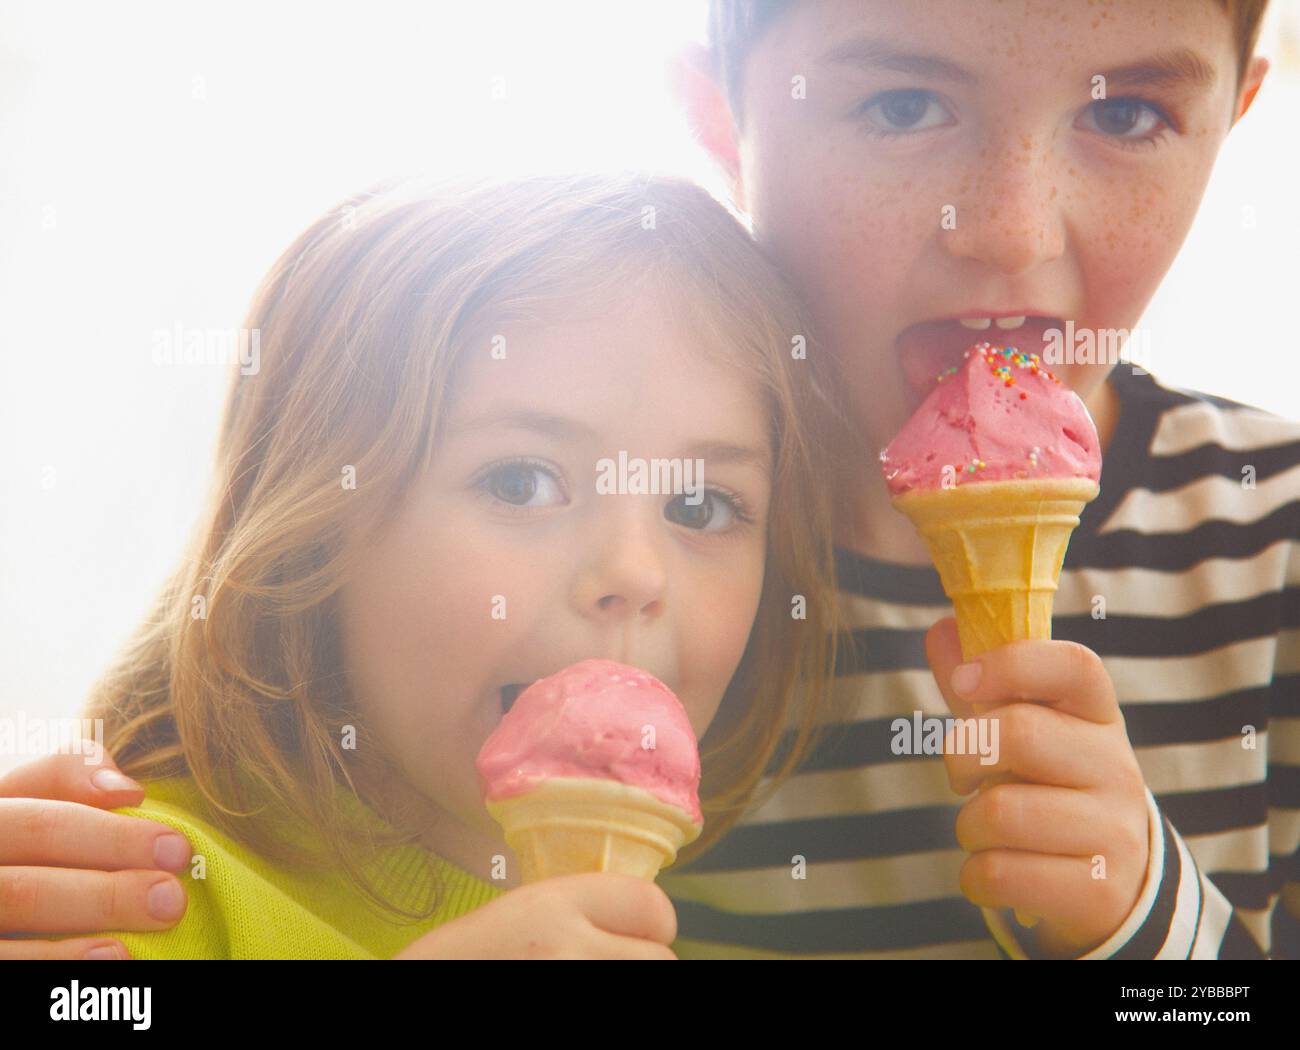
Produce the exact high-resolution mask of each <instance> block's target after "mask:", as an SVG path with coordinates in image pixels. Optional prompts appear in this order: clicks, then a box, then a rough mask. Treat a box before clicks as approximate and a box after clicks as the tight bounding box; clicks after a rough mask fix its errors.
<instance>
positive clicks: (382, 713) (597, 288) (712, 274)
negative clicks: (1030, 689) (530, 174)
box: [86, 176, 844, 958]
mask: <svg viewBox="0 0 1300 1050" xmlns="http://www.w3.org/2000/svg"><path fill="white" fill-rule="evenodd" d="M246 327H247V328H248V329H249V330H250V331H251V332H255V333H258V335H259V338H260V343H259V345H260V358H259V359H255V360H254V362H253V363H252V365H251V366H250V367H246V368H244V369H243V370H242V371H241V372H240V374H237V375H236V376H235V378H234V383H233V386H232V388H231V392H230V397H229V402H228V405H227V410H226V413H225V417H224V421H223V425H222V428H221V437H220V445H219V450H218V456H217V470H216V476H215V484H214V486H213V488H212V491H211V498H210V502H209V505H208V507H207V510H206V512H205V514H204V515H203V518H202V520H201V523H200V527H199V529H198V531H197V533H196V537H195V540H194V544H193V547H192V549H191V551H190V553H189V554H188V556H187V557H186V558H185V559H184V561H183V563H182V565H181V566H180V568H179V569H178V570H177V571H176V573H175V574H174V576H173V577H172V578H171V579H170V581H169V582H168V584H167V585H166V587H165V588H164V590H163V593H162V595H161V598H160V600H159V602H158V605H157V608H156V610H155V612H154V614H153V615H152V616H151V617H149V619H148V620H147V622H146V623H145V624H144V625H143V626H142V627H141V628H140V629H139V630H138V631H137V633H136V635H135V636H134V638H133V639H132V640H131V642H130V643H129V644H128V646H127V647H126V648H125V651H124V652H123V654H122V655H121V657H120V659H119V660H118V661H117V662H116V664H115V666H113V668H112V669H111V671H110V672H109V673H108V674H106V675H105V676H104V677H103V679H102V680H101V681H100V682H99V683H98V685H97V686H96V688H95V690H94V692H93V695H92V698H91V702H90V703H89V706H88V710H87V712H86V715H87V716H88V717H93V718H103V719H104V720H105V737H106V744H107V748H108V750H109V751H110V752H111V753H112V754H113V756H114V757H115V759H116V761H117V763H118V766H119V768H120V769H121V770H122V771H123V772H124V773H126V774H128V775H130V776H134V777H135V778H137V779H140V780H143V781H147V782H148V784H147V789H148V797H147V800H146V802H145V804H144V805H143V806H141V807H137V808H132V809H127V810H123V812H133V813H136V814H139V815H144V816H149V817H151V818H153V819H156V820H160V821H163V822H164V823H169V824H172V825H173V826H174V827H177V828H178V829H180V830H182V831H183V832H184V833H185V834H186V836H187V837H188V838H189V841H190V843H191V846H192V848H193V851H194V857H193V860H192V864H191V869H190V872H189V873H188V874H189V876H190V877H186V875H185V874H182V876H181V880H182V882H183V883H184V885H185V890H186V894H187V896H188V900H189V910H188V912H187V914H186V915H185V917H184V918H183V919H182V920H181V921H180V923H179V924H178V925H176V926H175V927H174V928H172V929H168V930H162V931H159V932H156V933H126V932H117V933H114V934H112V936H115V937H117V938H119V939H120V940H121V941H123V942H124V943H125V944H126V945H127V947H128V948H129V950H130V951H131V954H132V955H133V956H135V957H143V958H148V957H170V958H178V957H183V958H193V957H205V958H206V957H273V956H281V957H304V956H306V957H328V958H343V957H392V956H393V955H394V954H396V953H397V952H398V951H399V950H401V949H403V948H404V947H405V948H406V950H405V952H403V954H404V955H406V956H413V955H442V956H448V955H459V954H465V955H484V954H500V955H507V956H511V955H520V954H524V953H525V951H526V949H525V947H524V946H525V945H527V944H529V943H533V944H536V945H540V947H539V948H537V949H535V950H536V951H537V952H538V953H540V954H555V955H591V956H603V957H620V956H622V957H627V956H635V957H646V956H650V957H657V956H671V954H672V953H671V951H670V950H669V949H668V948H667V947H666V946H667V945H668V944H669V943H670V942H671V941H672V939H673V937H674V935H675V933H674V931H675V920H674V918H673V913H672V908H671V905H670V904H669V903H668V900H667V897H666V896H665V895H663V893H662V891H660V890H659V889H658V888H657V887H655V886H654V885H653V884H650V883H645V884H642V883H640V882H639V881H638V880H633V879H627V878H623V877H620V876H610V875H587V876H578V877H575V878H571V879H557V880H551V884H547V883H542V884H537V885H534V886H527V887H518V886H517V880H516V877H515V873H514V871H513V865H512V864H511V863H509V862H508V858H509V850H508V848H507V847H506V846H505V843H504V840H503V839H502V837H501V835H500V831H499V829H498V828H497V826H496V825H495V823H494V822H493V821H492V820H491V818H490V817H489V816H488V814H487V812H486V810H485V808H484V806H483V803H482V801H481V798H480V795H479V786H478V782H477V777H476V772H475V768H474V758H475V756H476V754H477V752H478V749H479V747H480V745H481V744H482V742H483V741H484V739H485V738H486V737H487V735H488V734H489V733H490V732H491V731H492V729H493V727H494V726H495V725H496V723H497V721H498V720H499V719H500V718H501V716H502V713H503V710H504V708H505V706H506V705H507V704H508V703H509V702H510V701H511V699H512V698H513V695H514V693H515V691H516V688H517V686H518V685H521V684H527V683H529V682H531V681H533V680H534V679H536V678H539V677H542V676H544V675H548V674H551V673H552V672H554V671H556V670H559V669H560V668H561V667H564V666H566V665H567V664H570V663H572V662H574V661H576V660H579V659H583V658H585V657H590V656H602V657H607V658H611V659H616V660H620V661H622V662H625V663H630V664H635V665H637V666H640V667H643V668H645V669H646V670H648V671H650V672H651V673H653V674H655V675H657V676H658V677H660V678H661V679H663V681H664V682H665V683H666V684H667V685H668V686H669V687H670V688H672V689H673V690H674V692H676V694H677V695H678V697H679V698H680V699H681V701H682V703H683V705H684V707H685V708H686V711H687V713H688V714H689V716H690V718H691V721H692V725H693V726H694V728H695V730H696V732H697V734H698V735H699V736H700V737H701V760H702V767H703V780H702V784H701V802H702V807H703V810H704V814H705V828H704V833H703V835H702V836H701V838H700V839H699V840H697V841H696V842H695V843H694V844H693V845H692V846H691V847H689V848H688V849H686V850H684V851H683V853H682V859H683V860H689V859H691V858H693V857H695V856H698V855H699V854H700V853H702V852H703V851H704V850H706V849H708V847H709V846H710V845H712V844H713V843H714V842H715V841H716V840H717V839H718V837H719V836H720V835H721V833H722V832H723V831H724V830H725V829H726V828H727V827H728V826H730V825H731V824H732V823H733V822H734V821H735V819H736V818H737V817H738V815H739V814H740V812H741V811H742V810H743V809H744V808H745V806H746V805H747V804H749V803H750V802H751V801H753V800H754V799H755V796H756V794H757V793H758V789H759V787H760V780H762V779H763V778H764V777H765V774H767V773H768V772H769V770H768V767H769V764H771V765H773V766H774V767H776V768H775V776H774V777H773V778H772V779H771V781H770V783H769V784H768V785H767V787H768V789H769V790H770V789H771V788H772V787H775V784H776V783H778V782H779V781H780V779H781V778H783V777H784V776H785V775H787V774H788V773H789V772H790V771H791V770H792V769H793V768H794V766H795V765H796V764H797V763H798V761H799V760H800V759H801V758H802V756H803V755H804V754H805V753H806V751H807V750H808V748H809V747H811V746H812V744H813V741H814V740H815V738H816V736H817V727H818V726H819V724H820V723H821V722H823V721H824V720H825V717H826V713H827V708H828V705H829V701H830V686H829V679H828V675H829V672H830V670H831V668H832V667H833V664H834V658H835V652H834V650H835V643H834V617H835V611H834V592H833V557H832V544H831V508H830V506H829V503H828V501H829V496H828V495H827V494H825V493H824V492H822V491H819V486H818V485H816V484H814V480H815V478H816V477H817V472H818V469H819V464H818V459H817V453H818V452H819V450H821V449H825V448H831V447H835V442H836V441H838V440H844V437H843V435H842V432H841V431H840V430H838V429H837V428H840V427H841V426H842V425H843V424H842V418H841V417H840V416H839V414H838V413H837V412H836V411H835V410H834V409H833V407H832V404H831V402H830V401H829V400H828V399H827V397H826V396H825V393H824V390H825V388H826V386H827V385H828V384H822V385H819V384H818V383H816V381H815V379H814V377H813V376H812V375H811V374H810V370H811V369H812V368H813V362H812V361H809V360H808V359H807V358H806V357H805V355H804V354H802V353H800V352H799V350H800V348H801V347H802V346H803V345H805V343H804V340H805V339H806V337H807V334H808V329H807V326H806V324H805V322H804V320H803V318H802V316H801V314H800V312H799V310H798V308H797V307H796V305H795V303H794V301H793V300H792V298H791V295H790V293H789V292H788V291H787V289H786V288H785V287H784V285H783V284H782V283H781V281H780V280H779V279H778V278H777V277H776V276H775V274H774V271H772V270H771V269H770V268H769V267H768V265H767V264H766V263H765V262H764V260H763V259H762V257H761V256H760V254H759V252H758V251H757V250H756V248H755V247H754V246H753V244H752V242H751V241H750V239H749V237H748V235H747V234H746V232H745V231H744V229H743V228H742V227H741V226H740V225H739V224H738V223H737V222H736V221H735V219H733V218H732V216H731V215H730V214H728V213H727V212H726V210H725V209H724V208H723V207H722V206H721V205H719V204H717V203H716V202H715V201H714V200H713V199H712V198H711V197H709V196H708V195H707V194H706V193H705V192H704V191H703V190H701V189H699V188H697V187H694V186H691V185H690V184H688V183H684V182H679V181H675V180H668V179H658V178H650V179H644V178H642V179H638V178H622V177H596V176H587V177H539V178H529V179H523V180H516V181H509V182H499V181H492V180H479V181H472V182H460V183H456V184H432V185H430V184H422V183H409V182H408V183H390V184H386V185H383V186H380V187H377V188H375V189H374V190H372V191H369V192H366V193H362V194H360V195H357V196H356V197H354V198H352V199H350V200H348V201H346V202H345V203H344V204H343V205H342V207H340V208H339V209H336V210H333V211H331V212H330V213H328V214H327V215H325V216H324V217H322V218H321V219H320V220H319V221H317V222H316V223H315V224H314V225H313V226H312V227H311V228H310V229H309V230H308V231H307V232H306V233H304V234H303V235H302V236H301V237H300V238H299V239H298V241H297V242H296V243H295V244H294V245H293V246H292V247H290V249H289V250H288V251H287V252H286V253H285V254H284V255H283V257H282V258H281V259H280V260H279V261H278V262H277V263H276V265H275V266H274V268H273V269H272V271H271V273H270V274H269V276H268V277H267V278H266V280H265V281H264V282H263V284H262V286H261V288H260V289H259V291H258V293H257V295H256V298H255V301H254V304H253V307H252V311H251V315H250V317H249V318H248V320H247V322H246ZM245 373H247V374H245ZM620 453H625V454H626V455H627V456H628V457H644V458H646V459H649V458H652V457H682V458H683V459H688V458H689V459H691V460H698V461H700V462H702V466H703V487H704V494H703V498H702V499H697V498H691V499H688V498H687V497H686V496H685V495H684V494H676V495H673V494H670V495H645V494H639V493H638V494H628V495H622V496H619V495H602V494H599V493H598V492H597V490H596V486H595V484H594V480H595V473H596V471H595V465H596V464H597V462H598V461H599V460H602V459H610V460H615V461H617V460H618V459H619V456H620ZM787 729H790V730H793V733H792V739H790V740H786V739H785V735H786V730H787ZM783 744H784V745H787V746H784V747H782V746H781V745H783ZM778 751H781V752H782V753H781V754H780V755H779V760H778ZM503 859H505V860H507V862H506V863H505V864H504V865H503V864H502V860H503ZM543 902H544V903H543ZM363 904H364V905H365V906H364V907H362V906H361V905H363ZM422 934H428V936H427V937H421V935H422ZM417 938H418V939H417Z"/></svg>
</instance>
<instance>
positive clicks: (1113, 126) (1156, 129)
mask: <svg viewBox="0 0 1300 1050" xmlns="http://www.w3.org/2000/svg"><path fill="white" fill-rule="evenodd" d="M1080 120H1082V121H1083V127H1084V128H1085V129H1086V130H1088V131H1094V132H1096V133H1097V134H1099V135H1105V136H1106V137H1107V138H1112V139H1115V140H1117V141H1119V142H1120V143H1121V144H1123V145H1139V144H1142V143H1152V144H1154V143H1155V141H1156V139H1158V138H1159V137H1160V135H1161V134H1162V133H1163V132H1164V131H1165V130H1166V129H1167V128H1168V127H1169V126H1170V124H1171V121H1170V120H1169V118H1168V117H1167V116H1166V115H1165V114H1164V112H1163V111H1162V110H1161V109H1160V108H1159V107H1157V106H1154V105H1152V104H1151V103H1150V102H1144V101H1142V99H1140V98H1106V99H1098V100H1097V101H1096V102H1093V103H1091V104H1090V105H1089V106H1088V107H1087V108H1086V109H1085V110H1084V111H1083V114H1082V116H1081V117H1080Z"/></svg>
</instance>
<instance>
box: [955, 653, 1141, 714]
mask: <svg viewBox="0 0 1300 1050" xmlns="http://www.w3.org/2000/svg"><path fill="white" fill-rule="evenodd" d="M938 673H939V672H938V671H936V674H938ZM968 675H969V678H970V680H971V681H973V682H974V683H975V684H974V685H973V686H969V687H968V685H967V683H965V682H963V678H965V677H966V676H968ZM946 682H947V685H948V687H949V690H950V691H951V692H952V694H953V696H954V698H955V699H957V700H959V701H961V702H964V703H967V704H970V705H971V706H973V707H975V708H976V709H977V710H988V708H987V707H986V706H984V705H988V704H998V703H1006V702H1009V701H1018V700H1029V701H1035V702H1039V703H1047V704H1051V705H1052V706H1053V707H1054V708H1055V709H1056V710H1058V711H1060V712H1061V713H1062V714H1067V715H1072V716H1073V717H1075V718H1081V719H1083V720H1085V721H1088V722H1094V723H1096V724H1098V725H1110V724H1112V723H1115V722H1119V721H1121V718H1122V716H1121V714H1120V709H1119V701H1118V700H1117V699H1116V697H1115V687H1114V685H1113V684H1112V683H1111V680H1110V675H1108V674H1107V673H1106V668H1105V666H1104V665H1103V664H1102V662H1101V657H1099V656H1098V655H1097V654H1096V653H1094V652H1093V651H1092V650H1091V649H1089V648H1088V647H1087V646H1084V645H1079V644H1078V643H1077V642H1067V641H1021V642H1011V643H1009V644H1007V645H1003V646H999V647H998V648H997V649H992V650H990V651H989V652H987V653H985V654H984V655H982V656H980V657H978V658H976V659H975V660H972V661H971V662H970V663H969V664H963V665H960V666H959V667H956V668H954V669H953V670H952V671H950V672H949V674H948V675H947V678H946Z"/></svg>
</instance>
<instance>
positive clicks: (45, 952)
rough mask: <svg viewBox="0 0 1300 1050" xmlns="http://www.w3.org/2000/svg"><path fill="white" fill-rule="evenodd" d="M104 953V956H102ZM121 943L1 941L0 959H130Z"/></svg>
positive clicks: (100, 939) (86, 939)
mask: <svg viewBox="0 0 1300 1050" xmlns="http://www.w3.org/2000/svg"><path fill="white" fill-rule="evenodd" d="M101 953H102V954H101ZM129 958H131V953H130V952H128V951H127V950H126V945H124V944H123V943H122V942H121V941H112V940H108V941H106V940H104V938H103V937H69V938H67V939H66V940H62V941H27V940H4V939H0V959H129Z"/></svg>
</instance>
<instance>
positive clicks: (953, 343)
mask: <svg viewBox="0 0 1300 1050" xmlns="http://www.w3.org/2000/svg"><path fill="white" fill-rule="evenodd" d="M1162 57H1163V58H1165V59H1167V60H1169V61H1166V62H1164V63H1163V64H1162V63H1161V62H1160V61H1159V60H1160V59H1161V58H1162ZM1153 59H1155V60H1157V63H1156V66H1155V67H1154V68H1147V69H1145V70H1138V69H1131V68H1130V69H1129V70H1128V73H1127V75H1126V74H1125V68H1126V67H1133V66H1135V65H1138V64H1142V65H1145V64H1146V63H1148V62H1149V61H1151V60H1153ZM1169 73H1181V74H1183V75H1182V76H1181V77H1180V76H1167V75H1163V74H1169ZM1198 73H1200V74H1205V75H1204V76H1202V77H1198V76H1197V74H1198ZM1098 75H1107V81H1106V97H1105V101H1101V100H1094V97H1093V92H1094V90H1095V87H1096V82H1095V81H1094V79H1093V78H1094V77H1096V76H1098ZM795 77H803V78H805V83H806V97H805V98H792V78H795ZM796 93H797V92H796ZM1235 94H1236V51H1235V45H1234V42H1233V36H1232V30H1231V24H1230V21H1229V19H1228V17H1227V15H1226V14H1225V13H1224V12H1223V10H1222V9H1221V8H1220V7H1219V6H1218V5H1217V4H1215V3H1212V2H1211V0H1115V2H1113V3H1108V4H1105V5H1094V4H1089V3H1084V2H1074V0H1070V2H1066V3H1033V2H1021V0H1014V2H1007V3H987V2H974V3H972V2H970V0H914V2H908V3H896V2H894V0H826V2H824V3H817V4H798V3H794V4H791V5H790V9H789V10H788V11H786V12H785V13H784V14H782V15H781V16H780V17H779V19H778V20H777V21H776V22H774V23H773V24H772V25H771V26H770V27H768V28H767V29H766V30H765V31H764V33H763V34H762V35H761V36H760V38H759V39H758V41H757V42H756V43H755V44H754V46H753V48H752V49H751V51H750V53H749V55H748V58H747V60H746V63H745V68H744V73H743V103H742V126H741V128H740V131H739V134H740V156H741V187H740V189H741V193H742V195H743V200H744V203H745V206H746V208H747V210H748V211H749V212H750V214H751V215H752V217H753V220H754V231H755V234H756V236H757V237H758V238H759V239H760V240H761V241H762V242H763V244H764V245H765V247H766V248H767V249H768V250H769V251H770V252H772V253H773V254H774V255H775V256H776V258H777V259H778V261H779V262H780V263H781V265H782V266H783V268H784V270H785V272H786V273H787V275H788V276H789V277H790V278H791V279H792V280H793V281H794V283H795V284H796V285H797V286H798V288H799V290H800V291H801V293H802V294H803V295H804V297H805V298H806V300H807V301H808V302H809V303H810V305H811V307H812V309H813V311H814V316H815V317H816V319H817V321H818V322H819V325H820V327H821V330H822V331H823V333H824V335H825V336H826V337H827V338H828V339H829V341H830V344H831V348H832V349H833V351H834V352H835V354H836V356H837V358H838V359H839V361H840V365H841V368H842V369H843V371H844V373H845V375H846V381H847V384H848V388H849V391H850V396H851V397H852V398H853V400H854V402H855V411H856V415H857V416H858V418H859V419H860V420H861V421H862V426H863V427H864V431H865V435H866V437H867V438H868V440H869V441H870V442H871V443H872V444H873V445H875V446H877V447H883V446H884V445H885V444H887V443H888V441H889V440H890V439H891V438H892V437H893V435H894V434H895V432H896V431H897V430H898V428H899V427H900V426H901V425H902V423H903V422H904V421H905V420H906V419H907V417H908V415H909V414H910V413H911V412H912V411H913V410H914V409H915V407H916V406H917V405H918V404H919V402H920V400H921V398H922V396H923V391H924V389H925V384H926V383H927V382H928V381H929V380H930V379H931V378H932V376H933V375H934V374H936V373H937V372H938V371H940V370H942V367H943V366H944V365H945V364H953V363H956V362H955V360H953V357H954V355H959V354H960V351H961V348H962V347H963V346H964V345H969V343H970V342H975V341H979V340H983V339H989V340H990V341H1000V343H1002V344H1007V343H1014V344H1016V345H1019V346H1020V347H1021V348H1022V349H1027V350H1032V351H1038V352H1041V348H1042V347H1041V343H1039V345H1033V340H1041V339H1042V332H1043V331H1044V330H1045V329H1047V328H1052V327H1057V328H1060V327H1063V325H1062V324H1061V322H1063V321H1064V320H1066V319H1069V320H1072V321H1073V322H1074V324H1075V326H1076V329H1084V328H1090V329H1094V330H1096V329H1132V328H1133V327H1134V326H1135V324H1136V323H1137V322H1138V320H1139V318H1140V316H1141V313H1142V311H1143V309H1144V308H1145V307H1146V304H1147V302H1148V301H1149V300H1150V298H1151V296H1152V294H1153V293H1154V292H1155V289H1156V287H1157V285H1158V284H1159V282H1160V280H1161V278H1162V277H1163V276H1164V274H1165V272H1166V270H1167V269H1168V267H1169V265H1170V263H1171V262H1172V261H1173V259H1174V256H1175V255H1176V253H1177V251H1178V249H1179V247H1180V245H1181V244H1182V242H1183V238H1184V237H1185V235H1186V233H1187V231H1188V228H1189V227H1190V225H1191V222H1192V219H1193V216H1194V215H1195V212H1196V208H1197V206H1198V204H1199V202H1200V199H1201V195H1202V192H1203V190H1204V187H1205V184H1206V181H1207V180H1208V178H1209V174H1210V169H1211V166H1212V164H1213V162H1214V159H1215V155H1216V153H1217V150H1218V148H1219V145H1220V143H1221V141H1222V139H1223V136H1224V135H1225V134H1226V133H1227V131H1228V129H1229V127H1230V124H1231V117H1232V115H1233V104H1234V100H1235ZM945 209H950V210H948V211H945ZM945 216H947V217H949V219H950V221H949V222H948V223H947V224H945V222H944V219H945ZM954 221H955V225H954ZM945 225H948V226H950V227H951V228H945ZM1022 311H1023V312H1025V313H1027V314H1029V315H1030V321H1029V323H1027V324H1026V325H1025V326H1024V327H1023V328H1022V329H1021V330H1020V331H1019V334H1017V333H1016V332H1015V331H1005V332H1004V331H1001V330H999V329H998V328H997V327H996V326H993V327H991V328H990V329H988V330H983V331H979V330H972V329H965V328H963V326H961V325H960V324H959V323H958V321H957V320H956V319H957V318H959V317H968V318H969V317H973V316H977V315H982V316H988V315H990V314H994V313H996V312H1004V313H1012V312H1017V313H1018V312H1022ZM1037 315H1041V317H1040V319H1039V320H1037V321H1035V320H1034V318H1035V316H1037ZM1026 343H1029V345H1026ZM1162 352H1170V353H1172V352H1174V351H1173V350H1172V349H1170V348H1164V347H1162V346H1161V345H1160V344H1159V341H1158V333H1156V334H1155V336H1154V337H1153V345H1152V356H1153V357H1154V359H1155V362H1156V363H1158V361H1159V355H1160V354H1161V353H1162ZM936 366H938V367H936ZM1053 370H1054V371H1056V372H1057V373H1058V374H1059V375H1060V376H1061V378H1062V380H1063V381H1064V382H1067V383H1069V384H1070V385H1071V386H1072V387H1074V389H1075V390H1077V391H1078V392H1079V393H1080V395H1081V396H1083V397H1084V398H1085V399H1087V398H1088V396H1089V395H1090V393H1092V392H1093V391H1095V390H1096V389H1097V387H1098V386H1099V385H1100V384H1101V382H1102V380H1103V379H1104V377H1105V374H1106V372H1107V370H1108V367H1107V366H1106V365H1103V364H1095V365H1089V364H1061V365H1058V366H1053Z"/></svg>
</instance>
